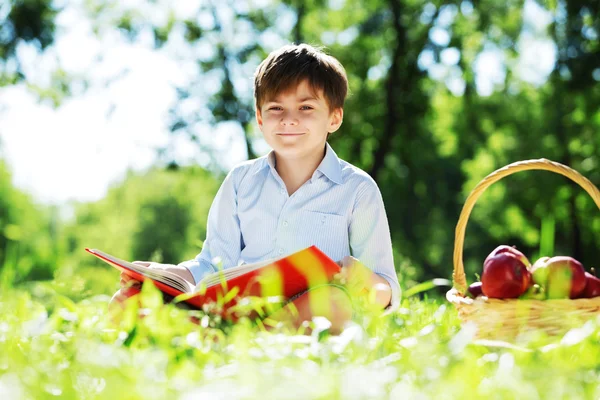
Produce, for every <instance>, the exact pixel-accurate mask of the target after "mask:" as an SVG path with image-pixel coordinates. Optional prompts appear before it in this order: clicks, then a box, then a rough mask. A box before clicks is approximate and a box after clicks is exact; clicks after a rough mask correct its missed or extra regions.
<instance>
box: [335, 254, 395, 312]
mask: <svg viewBox="0 0 600 400" xmlns="http://www.w3.org/2000/svg"><path fill="white" fill-rule="evenodd" d="M337 264H338V265H339V266H340V267H342V270H341V271H340V273H339V274H337V275H336V277H335V281H336V282H338V283H340V284H342V285H345V286H346V288H348V290H349V291H350V293H351V294H352V295H355V296H356V295H365V294H369V293H370V292H371V291H372V290H375V302H376V303H377V304H380V305H381V306H382V307H387V306H388V305H389V304H390V301H391V299H392V288H391V286H390V284H389V283H388V282H387V281H386V280H385V279H384V278H382V277H381V276H379V275H377V274H376V273H374V272H373V271H371V270H370V269H369V268H368V267H367V266H366V265H364V264H363V263H361V262H360V260H358V259H356V258H354V257H352V256H346V257H344V258H343V259H341V260H340V261H338V262H337Z"/></svg>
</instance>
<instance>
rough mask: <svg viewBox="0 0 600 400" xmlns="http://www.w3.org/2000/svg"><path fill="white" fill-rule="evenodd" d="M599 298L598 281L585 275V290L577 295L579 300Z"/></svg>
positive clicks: (591, 276) (599, 280)
mask: <svg viewBox="0 0 600 400" xmlns="http://www.w3.org/2000/svg"><path fill="white" fill-rule="evenodd" d="M596 296H600V279H598V278H597V277H595V276H594V275H592V274H590V273H589V272H586V273H585V289H583V292H581V293H580V294H579V297H580V298H586V299H590V298H592V297H596Z"/></svg>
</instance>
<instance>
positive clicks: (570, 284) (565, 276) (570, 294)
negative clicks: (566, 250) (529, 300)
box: [542, 256, 586, 299]
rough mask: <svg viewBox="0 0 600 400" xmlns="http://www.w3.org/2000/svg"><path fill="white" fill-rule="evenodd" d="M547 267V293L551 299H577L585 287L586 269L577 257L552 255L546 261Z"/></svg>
mask: <svg viewBox="0 0 600 400" xmlns="http://www.w3.org/2000/svg"><path fill="white" fill-rule="evenodd" d="M542 268H544V267H542ZM545 268H546V269H547V281H546V293H547V294H548V298H549V299H568V298H571V299H575V298H577V296H578V295H579V294H580V293H581V292H583V290H584V289H585V285H586V279H585V270H584V268H583V265H581V263H580V262H579V261H577V260H576V259H574V258H572V257H566V256H558V257H552V258H550V259H549V260H548V261H546V264H545Z"/></svg>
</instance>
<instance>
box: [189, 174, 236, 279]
mask: <svg viewBox="0 0 600 400" xmlns="http://www.w3.org/2000/svg"><path fill="white" fill-rule="evenodd" d="M234 172H235V169H234V170H232V171H231V172H230V173H229V174H228V175H227V177H225V180H223V183H222V184H221V187H220V188H219V190H218V192H217V194H216V196H215V198H214V200H213V203H212V205H211V206H210V210H209V211H208V222H207V227H206V239H205V240H204V245H203V246H202V251H201V252H200V254H198V255H197V256H196V258H195V259H193V260H189V261H185V262H183V263H181V264H179V265H181V266H184V267H186V268H187V269H188V270H189V271H190V272H191V274H192V276H193V277H194V280H195V283H196V284H197V283H198V282H199V281H200V280H201V279H202V278H203V277H204V276H205V275H206V274H209V273H212V272H216V271H217V268H218V267H219V263H220V264H221V265H222V267H223V269H225V268H229V267H232V266H235V265H237V262H238V260H239V258H240V253H241V251H242V249H243V247H244V243H243V240H242V234H241V230H240V220H239V218H238V213H237V188H236V185H235V174H234ZM219 260H220V261H219Z"/></svg>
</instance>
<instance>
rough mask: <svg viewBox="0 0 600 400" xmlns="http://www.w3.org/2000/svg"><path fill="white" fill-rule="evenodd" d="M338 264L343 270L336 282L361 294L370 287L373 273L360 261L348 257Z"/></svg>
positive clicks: (337, 276)
mask: <svg viewBox="0 0 600 400" xmlns="http://www.w3.org/2000/svg"><path fill="white" fill-rule="evenodd" d="M337 264H338V265H339V266H340V267H342V270H341V271H340V273H339V274H337V275H336V281H339V282H340V283H341V284H342V285H345V286H346V287H347V288H348V290H350V291H351V292H354V293H360V292H362V291H363V289H365V288H366V287H368V282H369V280H370V277H371V274H372V271H371V270H370V269H369V268H367V267H366V266H365V265H364V264H363V263H361V262H360V261H359V260H358V259H356V258H354V257H352V256H346V257H344V258H343V259H341V260H340V261H338V262H337Z"/></svg>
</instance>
